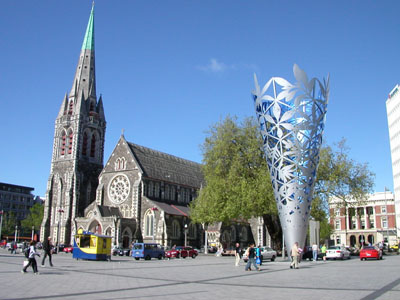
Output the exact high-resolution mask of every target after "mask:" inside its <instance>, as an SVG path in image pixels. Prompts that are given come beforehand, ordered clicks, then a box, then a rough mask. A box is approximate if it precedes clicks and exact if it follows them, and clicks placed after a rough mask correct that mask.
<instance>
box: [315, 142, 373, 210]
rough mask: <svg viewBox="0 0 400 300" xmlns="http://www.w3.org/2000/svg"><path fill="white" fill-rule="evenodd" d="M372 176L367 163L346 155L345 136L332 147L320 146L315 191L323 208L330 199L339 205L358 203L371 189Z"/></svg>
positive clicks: (347, 150)
mask: <svg viewBox="0 0 400 300" xmlns="http://www.w3.org/2000/svg"><path fill="white" fill-rule="evenodd" d="M374 179H375V174H374V173H373V172H372V171H371V170H369V167H368V164H367V163H358V162H356V161H355V160H353V159H351V158H350V157H349V148H348V147H347V146H346V140H345V139H342V140H341V141H339V142H338V143H336V144H335V147H334V148H332V147H330V146H325V147H323V148H322V149H321V153H320V163H319V167H318V173H317V182H316V185H315V193H316V195H317V196H318V197H319V198H320V199H321V205H324V206H325V209H326V210H328V207H329V204H330V203H332V201H335V203H337V204H338V205H339V207H348V206H352V205H359V204H361V203H362V202H363V200H365V199H366V197H367V195H368V194H369V193H372V191H373V186H374Z"/></svg>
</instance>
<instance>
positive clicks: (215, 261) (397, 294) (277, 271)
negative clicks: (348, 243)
mask: <svg viewBox="0 0 400 300" xmlns="http://www.w3.org/2000/svg"><path fill="white" fill-rule="evenodd" d="M23 260H24V257H23V255H22V254H16V255H13V254H9V252H7V251H6V250H3V249H0V279H1V293H0V299H85V300H86V299H174V300H175V299H274V300H276V299H293V298H295V299H296V300H300V299H318V300H321V299H341V300H344V299H400V272H399V270H400V256H385V257H384V260H382V261H375V260H373V261H365V262H364V261H360V260H359V259H358V258H352V259H351V260H345V261H327V262H323V261H318V262H308V261H307V262H306V261H303V262H302V263H301V264H300V269H298V270H293V269H289V262H287V261H279V260H278V261H275V262H264V264H263V265H262V266H261V269H262V270H261V271H260V272H258V271H248V272H246V271H244V263H242V264H241V266H239V267H235V266H234V258H233V257H215V256H211V255H209V256H205V255H200V256H199V257H197V258H196V259H191V258H186V259H171V260H160V261H159V260H151V261H143V260H141V261H135V260H134V259H132V258H130V257H113V260H112V261H111V262H103V261H84V260H79V261H77V260H74V259H72V255H71V254H67V253H60V254H58V255H54V256H53V263H54V267H52V268H51V267H49V266H48V262H47V261H46V267H45V268H42V267H40V258H39V259H38V265H39V271H40V275H38V276H35V275H33V273H32V269H31V268H29V269H28V273H26V274H22V273H21V269H22V264H23Z"/></svg>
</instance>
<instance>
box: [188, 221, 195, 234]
mask: <svg viewBox="0 0 400 300" xmlns="http://www.w3.org/2000/svg"><path fill="white" fill-rule="evenodd" d="M189 236H190V237H192V238H195V237H196V225H195V224H193V223H190V224H189Z"/></svg>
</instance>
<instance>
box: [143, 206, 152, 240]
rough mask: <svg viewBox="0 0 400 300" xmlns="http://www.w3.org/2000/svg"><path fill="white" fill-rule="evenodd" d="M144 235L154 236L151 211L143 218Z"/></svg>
mask: <svg viewBox="0 0 400 300" xmlns="http://www.w3.org/2000/svg"><path fill="white" fill-rule="evenodd" d="M144 235H145V236H153V235H154V215H153V212H152V211H148V212H147V213H146V215H145V216H144Z"/></svg>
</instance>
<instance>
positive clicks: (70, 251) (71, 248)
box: [64, 246, 74, 253]
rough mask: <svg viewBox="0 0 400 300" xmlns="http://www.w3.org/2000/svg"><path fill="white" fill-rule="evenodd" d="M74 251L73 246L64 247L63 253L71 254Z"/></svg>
mask: <svg viewBox="0 0 400 300" xmlns="http://www.w3.org/2000/svg"><path fill="white" fill-rule="evenodd" d="M73 251H74V247H73V246H65V247H64V252H65V253H72V252H73Z"/></svg>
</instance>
